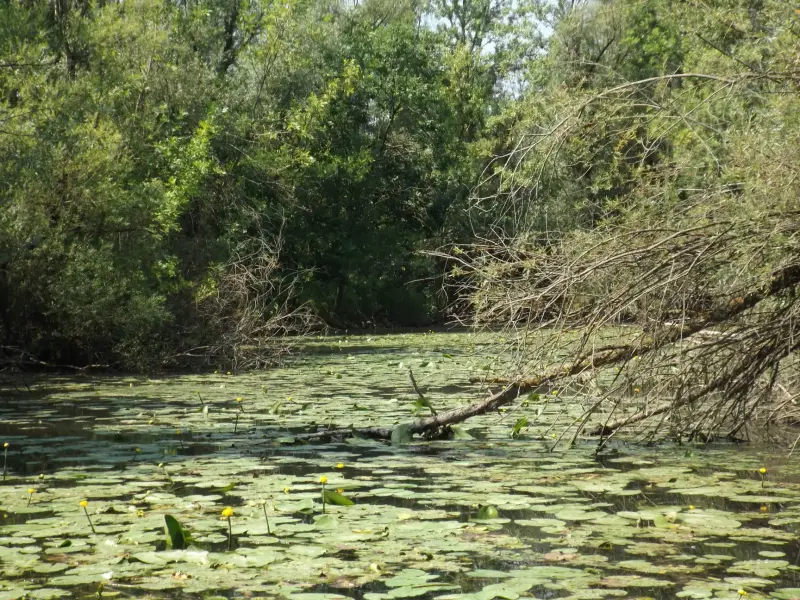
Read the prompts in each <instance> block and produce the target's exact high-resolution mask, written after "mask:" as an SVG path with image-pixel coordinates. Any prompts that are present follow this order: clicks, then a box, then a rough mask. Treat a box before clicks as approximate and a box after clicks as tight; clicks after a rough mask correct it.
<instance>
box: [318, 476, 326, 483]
mask: <svg viewBox="0 0 800 600" xmlns="http://www.w3.org/2000/svg"><path fill="white" fill-rule="evenodd" d="M319 482H320V483H321V484H322V485H325V484H326V483H328V478H327V477H325V475H323V476H322V477H320V478H319Z"/></svg>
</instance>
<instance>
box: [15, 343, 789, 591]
mask: <svg viewBox="0 0 800 600" xmlns="http://www.w3.org/2000/svg"><path fill="white" fill-rule="evenodd" d="M490 346H491V339H490V338H488V337H480V336H474V335H468V334H464V333H457V334H456V333H447V334H444V333H435V334H434V333H430V334H414V335H386V336H372V337H370V336H352V337H339V338H324V339H316V340H311V341H309V342H307V343H306V344H304V345H303V347H301V348H300V349H299V351H298V353H297V354H296V355H295V356H294V357H293V358H292V359H290V360H289V361H288V362H287V363H286V365H285V366H283V367H282V368H278V369H274V370H269V371H264V372H256V373H246V374H239V373H233V374H227V373H223V372H220V373H210V374H207V375H186V376H171V377H163V378H144V377H108V376H102V377H100V376H98V377H82V378H77V377H75V378H64V377H42V378H39V379H35V380H33V381H28V382H27V384H28V386H29V388H30V389H27V388H26V387H25V386H24V385H22V384H21V383H17V386H16V389H15V388H14V387H10V388H9V387H8V385H6V387H4V388H3V389H2V395H3V398H2V402H1V403H0V442H4V443H7V444H8V448H7V449H6V450H7V454H6V458H5V461H6V475H5V478H4V481H3V482H2V487H0V491H1V492H2V494H1V495H0V599H2V598H58V597H88V596H94V597H97V596H98V595H100V596H102V597H130V596H135V597H138V598H148V597H152V598H164V597H170V598H177V597H181V598H213V597H227V598H243V597H248V598H251V597H266V598H273V597H280V598H290V599H301V600H317V599H320V600H321V599H325V598H329V599H334V598H354V599H359V600H360V599H364V600H382V599H387V600H389V599H395V598H420V599H422V600H427V599H433V598H437V599H440V600H448V599H453V600H455V599H457V598H474V599H479V600H492V599H494V598H501V599H509V600H516V599H517V598H570V599H575V600H577V599H593V598H615V597H620V598H659V599H666V598H740V597H742V596H744V595H747V596H749V597H751V598H778V599H793V598H794V599H800V567H798V563H799V561H800V541H798V531H800V467H798V461H797V460H796V457H795V458H787V456H786V454H787V452H786V450H785V449H781V448H775V449H770V448H764V447H756V446H743V445H716V446H704V447H701V446H680V447H679V446H676V445H669V444H661V445H657V446H651V447H644V446H642V445H637V444H633V443H626V442H625V441H624V440H616V441H615V442H614V445H613V446H611V447H607V448H606V449H605V450H604V452H603V453H602V454H601V455H599V456H595V444H593V443H591V441H589V440H585V441H582V442H580V443H579V444H578V445H577V447H575V448H573V449H568V450H567V449H563V450H556V451H550V448H551V447H552V441H553V436H555V435H556V434H557V433H558V427H559V424H560V423H563V422H568V421H569V420H570V419H574V416H575V415H576V414H580V411H581V408H580V399H576V398H570V397H569V394H568V393H559V390H551V391H550V393H548V394H547V395H546V396H545V398H546V400H543V399H541V398H540V399H538V400H537V401H535V402H534V401H532V402H529V403H528V405H527V406H519V407H516V408H514V409H510V410H509V411H507V412H503V413H500V414H492V415H485V416H482V417H479V418H475V419H473V420H471V421H469V422H468V423H466V424H465V425H464V428H463V431H462V435H461V436H460V437H461V439H456V440H451V441H437V442H418V443H413V444H409V445H403V446H396V447H393V446H390V445H388V444H383V443H379V442H373V441H351V442H349V443H340V444H316V445H315V444H311V445H298V444H292V443H291V442H292V441H293V436H294V435H296V434H297V433H298V432H299V431H307V430H308V429H309V428H311V427H312V426H319V427H324V426H327V425H329V424H334V425H349V424H353V425H356V426H363V425H384V426H385V425H389V424H393V423H399V422H403V421H405V420H408V419H409V418H410V417H411V415H412V411H415V410H427V409H424V408H423V409H420V408H419V407H417V406H415V401H416V394H415V393H414V391H413V389H412V388H411V385H410V384H409V379H408V369H409V368H412V369H413V371H414V375H415V377H416V379H417V380H418V382H419V384H420V387H421V388H423V389H424V390H426V393H427V395H428V397H429V398H430V399H431V402H432V404H433V406H434V407H435V408H440V407H448V406H455V405H457V404H458V403H460V402H466V401H472V400H475V399H476V398H478V397H479V394H480V393H481V390H480V387H479V386H478V385H476V384H470V383H469V381H470V377H472V376H475V375H476V374H481V373H487V372H490V371H492V370H493V369H495V368H496V367H497V365H496V364H493V362H492V359H491V357H492V356H493V355H494V353H493V352H492V348H491V347H490ZM553 392H555V393H553ZM520 416H525V417H526V418H527V419H528V421H529V423H530V426H529V427H528V428H527V429H524V430H523V431H521V432H520V435H519V437H517V438H515V439H512V438H511V436H510V433H511V431H512V428H513V425H514V423H515V422H517V420H518V419H519V417H520ZM761 469H765V470H766V472H765V473H761V472H760V470H761ZM323 477H324V478H327V484H326V490H327V491H336V492H338V493H339V494H340V495H342V496H345V497H347V498H350V499H352V501H353V502H354V504H353V505H350V506H343V505H338V504H330V503H328V504H327V505H326V506H325V507H324V508H325V513H324V514H323V505H322V502H321V487H322V486H321V484H320V478H323ZM82 504H83V506H82ZM489 506H491V507H494V508H496V511H497V512H496V515H495V513H494V511H493V510H485V509H484V510H482V508H483V507H489ZM226 507H230V509H232V514H230V513H226V514H230V519H229V520H228V519H227V518H226V517H224V516H223V515H222V512H223V510H224V509H225V508H226ZM165 515H171V516H173V517H174V518H175V519H177V521H178V522H179V523H180V525H181V526H182V527H183V528H184V529H185V530H186V531H187V532H188V534H190V535H191V538H192V543H191V545H190V546H189V547H188V548H186V549H175V548H174V547H173V548H168V547H167V543H166V540H167V535H166V534H165V529H164V523H165V519H164V517H165ZM479 517H484V518H479ZM486 517H495V518H486ZM267 520H268V522H267ZM268 523H269V524H268Z"/></svg>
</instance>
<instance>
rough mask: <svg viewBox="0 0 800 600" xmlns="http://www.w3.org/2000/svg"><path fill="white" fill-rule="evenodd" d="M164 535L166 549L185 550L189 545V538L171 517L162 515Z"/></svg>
mask: <svg viewBox="0 0 800 600" xmlns="http://www.w3.org/2000/svg"><path fill="white" fill-rule="evenodd" d="M164 533H165V534H166V539H167V548H171V549H173V550H185V549H186V547H187V546H188V544H189V536H188V535H187V533H186V531H185V530H184V529H183V527H181V524H180V523H178V520H177V519H176V518H175V517H173V516H172V515H164Z"/></svg>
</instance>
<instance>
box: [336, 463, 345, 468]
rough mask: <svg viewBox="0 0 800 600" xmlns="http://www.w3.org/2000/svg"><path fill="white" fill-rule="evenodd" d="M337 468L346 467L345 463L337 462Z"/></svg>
mask: <svg viewBox="0 0 800 600" xmlns="http://www.w3.org/2000/svg"><path fill="white" fill-rule="evenodd" d="M336 468H337V469H344V463H336Z"/></svg>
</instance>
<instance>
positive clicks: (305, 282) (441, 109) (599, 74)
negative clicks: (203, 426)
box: [0, 0, 800, 376]
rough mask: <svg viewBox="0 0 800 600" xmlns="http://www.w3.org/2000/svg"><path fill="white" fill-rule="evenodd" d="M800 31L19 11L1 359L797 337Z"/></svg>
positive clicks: (550, 9) (482, 2) (781, 5)
mask: <svg viewBox="0 0 800 600" xmlns="http://www.w3.org/2000/svg"><path fill="white" fill-rule="evenodd" d="M796 9H797V7H795V6H794V5H793V4H792V3H790V2H785V1H777V0H713V1H711V0H710V1H708V2H703V1H700V0H647V1H637V0H630V1H627V2H624V1H614V0H592V1H589V0H571V1H570V0H558V1H545V0H541V1H540V0H433V1H432V2H424V1H416V0H366V1H364V2H357V3H352V2H345V1H341V2H336V1H334V2H322V1H319V0H285V1H282V2H279V1H277V0H275V1H272V0H126V1H121V2H107V1H105V0H2V1H0V182H2V184H0V357H2V360H3V361H4V362H18V363H19V362H37V361H39V362H44V363H47V364H49V365H60V364H70V365H92V364H102V365H108V366H111V367H115V368H121V369H133V370H142V369H151V368H156V367H158V368H162V367H186V366H202V365H215V366H224V365H226V364H227V365H231V364H234V365H236V366H239V367H242V366H261V365H263V364H266V363H267V362H269V360H271V359H272V358H273V357H274V355H275V351H276V349H277V348H278V347H279V346H280V344H278V345H277V346H276V343H275V340H276V338H279V337H280V336H282V335H284V334H297V333H304V332H308V331H312V330H314V329H316V328H319V327H321V326H323V325H329V326H334V327H350V328H354V327H371V326H429V325H432V324H436V323H445V322H451V321H452V320H453V319H456V318H457V319H462V320H467V321H472V322H477V323H480V324H486V323H488V324H495V323H497V324H509V323H512V324H514V323H525V322H528V321H531V320H537V321H539V322H543V321H547V320H548V319H550V318H552V317H553V315H554V314H555V313H557V314H558V315H559V318H561V319H563V321H564V322H570V321H575V322H579V321H580V320H581V319H585V318H586V315H587V314H591V315H595V316H596V315H598V314H602V315H605V317H604V319H602V321H603V323H602V324H607V323H608V322H615V323H620V322H638V323H640V324H642V326H643V328H644V329H645V330H647V325H648V324H647V319H648V315H653V307H654V306H656V305H657V307H658V310H657V312H658V315H657V316H658V318H657V319H656V320H657V322H658V323H659V324H663V323H668V324H669V323H670V322H674V321H675V319H676V318H679V317H680V318H685V319H686V318H688V319H690V320H691V319H692V318H697V317H698V316H703V315H709V314H710V315H712V316H715V318H716V321H725V320H726V319H730V318H732V317H738V316H740V315H741V314H743V313H744V311H746V310H749V309H752V308H753V307H754V306H755V305H756V304H758V303H759V302H760V301H761V299H764V298H768V299H770V302H772V304H770V305H769V306H770V307H771V309H770V310H774V311H778V312H777V313H772V314H771V315H770V319H769V320H768V322H769V323H772V324H774V323H775V322H776V321H775V319H776V318H779V319H780V324H779V325H780V326H781V327H782V328H783V329H781V331H782V332H783V333H786V332H787V331H789V330H791V331H793V329H792V328H793V327H795V325H793V323H795V320H794V316H793V315H794V310H795V309H796V308H797V306H796V303H794V302H793V301H792V302H788V303H784V304H781V301H780V299H779V300H775V298H777V297H779V296H780V297H782V296H781V295H785V294H787V293H791V294H794V290H795V288H796V287H797V284H798V281H800V276H798V271H799V270H800V245H798V240H797V239H796V235H795V234H796V231H797V230H798V227H797V226H796V225H797V216H798V215H800V206H799V205H798V202H800V200H798V199H799V198H800V194H798V191H800V190H798V188H799V187H800V173H799V172H798V171H800V102H799V101H798V87H799V86H800V43H799V41H800V14H799V13H798V11H797V10H796ZM673 226H674V231H672V232H670V231H668V229H669V228H670V227H673ZM665 232H666V233H665ZM654 236H655V237H654ZM659 236H660V237H659ZM676 240H677V241H680V244H678V243H677V241H676ZM637 244H641V245H640V246H637ZM670 244H672V245H670ZM597 248H601V249H602V252H603V253H604V254H603V256H606V257H612V258H614V260H606V262H605V263H603V264H611V265H613V268H612V269H606V270H604V271H602V273H601V274H600V276H598V273H599V270H598V269H594V270H592V271H591V273H592V276H591V277H589V276H582V275H581V271H580V270H579V269H577V270H576V269H572V270H570V269H565V268H564V265H575V264H578V263H580V260H583V259H585V258H586V256H593V255H594V254H593V253H596V252H595V251H596V250H597ZM637 248H638V250H637ZM645 251H647V253H645ZM620 257H623V258H626V260H624V261H623V260H621V259H620ZM628 259H630V260H628ZM548 261H549V262H548ZM682 261H688V262H687V263H686V264H685V265H684V264H683V263H682ZM542 265H550V268H548V269H544V270H543V269H542ZM637 269H639V270H638V271H637ZM567 271H569V274H565V273H566V272H567ZM587 272H588V271H587ZM576 273H577V274H578V277H576V276H575V274H576ZM653 273H658V274H659V277H661V274H664V273H667V274H668V276H666V277H662V278H661V279H659V280H658V282H657V283H655V284H652V285H651V280H650V279H648V277H651V276H652V274H653ZM680 273H682V274H683V275H682V276H679V275H677V274H680ZM559 282H561V283H560V284H559ZM637 282H638V283H640V284H641V283H645V284H647V285H646V289H645V288H643V290H642V292H641V293H639V292H638V291H635V290H634V284H636V283H637ZM554 286H555V287H554ZM559 286H560V287H559ZM621 288H624V290H625V292H624V293H621V294H616V293H615V290H618V289H621ZM543 290H544V291H547V293H544V292H543ZM554 290H555V291H554ZM631 290H634V291H633V292H632V291H631ZM665 290H669V294H667V293H666V291H665ZM764 290H766V292H765V291H764ZM759 293H760V294H761V295H760V296H759V298H760V299H758V298H755V296H753V295H754V294H756V295H758V294H759ZM792 298H794V296H793V295H792ZM598 299H599V300H598ZM615 299H616V300H615ZM612 300H614V301H615V302H616V304H614V305H613V306H610V305H609V304H608V303H609V302H611V301H612ZM598 302H600V304H602V306H600V308H598V306H599V305H598ZM776 302H777V304H776ZM762 306H764V304H762ZM785 306H789V307H790V308H791V311H789V312H787V310H788V309H784V308H781V307H785ZM720 311H722V313H721V312H720ZM725 311H727V312H725ZM781 311H782V312H781ZM723 313H724V314H723ZM790 313H791V314H790ZM776 315H777V316H776ZM606 317H607V319H606ZM717 317H718V318H717ZM700 320H701V321H702V319H700ZM760 322H763V320H762V321H760ZM787 327H788V328H789V329H786V328H787ZM762 333H763V332H762ZM794 349H795V346H794V345H793V344H790V345H789V346H787V347H786V348H783V346H782V347H781V350H780V353H779V354H780V356H778V355H777V354H776V355H775V356H771V360H777V362H780V361H782V360H783V359H784V358H785V357H786V356H788V355H791V354H792V353H793V352H794ZM770 364H772V363H770ZM763 372H764V371H763V370H760V371H759V372H758V376H760V375H761V374H763Z"/></svg>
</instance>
